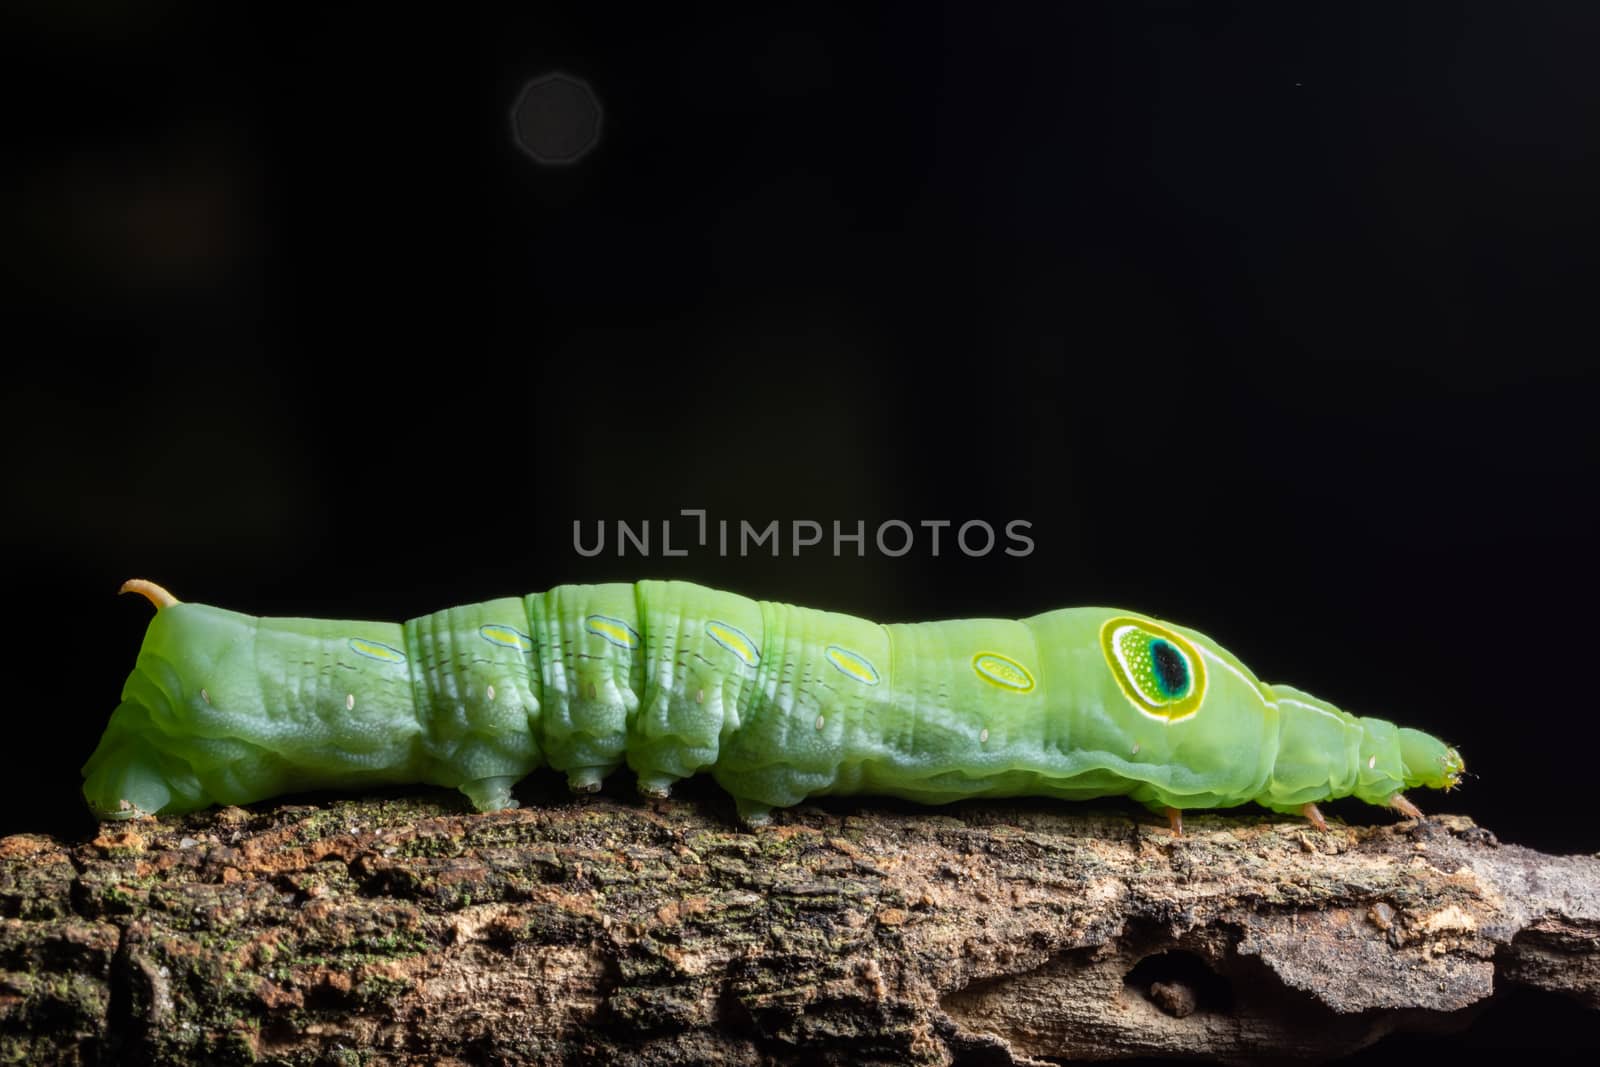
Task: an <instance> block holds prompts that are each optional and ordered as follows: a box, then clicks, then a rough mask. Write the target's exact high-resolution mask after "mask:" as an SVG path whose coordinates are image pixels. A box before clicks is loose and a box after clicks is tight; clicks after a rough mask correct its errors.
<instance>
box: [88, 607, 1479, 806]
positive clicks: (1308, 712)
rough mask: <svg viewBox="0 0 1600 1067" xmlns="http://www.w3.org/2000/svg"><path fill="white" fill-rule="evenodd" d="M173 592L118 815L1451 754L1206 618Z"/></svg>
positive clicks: (1125, 781)
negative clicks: (544, 769) (285, 603)
mask: <svg viewBox="0 0 1600 1067" xmlns="http://www.w3.org/2000/svg"><path fill="white" fill-rule="evenodd" d="M123 591H124V592H130V591H132V592H138V593H142V594H143V595H145V596H146V597H148V598H149V599H150V600H151V602H152V603H154V604H155V605H156V609H157V610H156V615H155V618H154V619H153V620H152V621H151V623H150V628H149V630H148V632H147V633H146V634H145V639H144V645H143V647H142V648H141V649H140V652H139V658H138V661H137V663H136V665H135V666H134V669H133V673H132V674H131V675H129V677H128V681H127V684H126V685H125V686H124V688H123V692H122V703H121V704H120V705H119V706H118V707H117V709H116V710H115V711H114V712H113V713H112V716H111V721H110V724H109V725H108V726H107V728H106V731H105V735H104V736H103V737H102V738H101V739H100V744H99V746H98V747H97V748H96V749H95V751H94V754H93V755H92V756H90V757H89V761H88V762H87V763H86V764H84V767H83V774H84V787H83V791H84V796H85V798H86V799H87V800H88V802H89V806H90V808H91V809H93V811H94V812H95V814H96V815H97V816H99V817H101V818H106V819H117V818H128V817H132V816H135V815H141V814H154V813H157V812H182V811H191V810H195V809H198V808H203V807H206V806H208V805H211V804H218V803H223V804H246V803H250V802H252V801H257V800H264V799H266V798H269V797H274V796H278V795H280V794H283V793H288V792H294V791H298V790H305V789H316V788H328V787H336V788H346V789H358V788H361V787H364V786H376V785H383V784H404V783H427V784H432V785H442V786H451V787H456V788H459V789H460V790H461V791H462V792H463V793H465V794H466V795H467V797H468V798H469V799H470V800H471V801H472V803H473V806H474V807H475V808H477V809H478V810H479V811H488V810H494V809H499V808H507V807H514V806H516V801H515V800H513V799H512V797H511V787H512V786H513V785H514V784H515V783H516V782H517V781H518V779H520V778H522V777H523V776H524V775H526V774H528V773H529V772H530V771H532V770H534V769H535V768H537V767H539V766H541V765H544V764H548V765H549V766H551V767H553V768H555V769H556V770H558V771H561V772H564V773H565V774H566V776H567V781H568V784H569V785H570V786H571V788H572V789H573V790H574V791H576V792H591V791H593V790H596V789H598V788H599V787H600V782H601V780H602V779H603V778H605V776H606V775H608V774H609V773H611V771H613V770H615V769H616V768H617V767H618V766H620V765H621V764H622V763H623V762H624V761H626V762H627V763H628V765H629V766H630V767H632V768H633V770H634V771H635V772H636V774H637V775H638V782H639V789H640V791H641V792H642V793H644V794H646V795H648V796H653V797H659V796H665V795H667V793H668V791H669V790H670V788H671V786H672V784H673V783H674V782H676V781H677V780H679V779H680V778H685V777H687V776H689V775H692V774H695V773H696V772H699V771H709V772H710V773H711V775H712V776H713V777H714V778H715V779H716V780H717V782H718V783H720V784H721V785H722V787H723V788H725V789H726V790H727V791H728V792H729V793H730V794H731V795H732V796H733V799H734V802H735V804H736V805H737V808H738V812H739V815H740V817H741V818H743V819H744V820H745V821H747V822H749V823H761V822H765V821H767V819H768V818H769V816H770V813H771V811H772V809H773V808H779V807H786V806H788V805H792V804H796V803H799V802H800V801H801V800H802V799H804V798H805V797H807V796H813V795H816V794H821V793H877V794H890V795H895V796H901V797H907V798H910V799H912V800H916V801H921V802H924V803H928V804H940V803H945V802H947V801H952V800H957V799H960V798H962V797H1004V796H1023V795H1038V796H1052V797H1064V798H1067V799H1072V800H1082V799H1089V798H1093V797H1103V796H1118V795H1126V796H1129V797H1132V798H1133V799H1134V800H1136V801H1139V802H1140V803H1143V804H1145V805H1146V806H1148V807H1150V808H1151V809H1153V810H1155V811H1158V812H1159V811H1165V812H1166V813H1167V814H1168V815H1169V817H1171V819H1172V823H1173V829H1174V831H1175V832H1181V825H1182V824H1181V817H1180V815H1179V813H1180V812H1181V810H1182V809H1186V808H1225V807H1232V806H1234V805H1238V804H1244V803H1246V802H1249V801H1254V802H1256V803H1257V804H1261V805H1263V806H1265V807H1267V808H1270V809H1272V810H1273V811H1278V812H1301V813H1303V814H1305V815H1306V816H1307V817H1308V818H1310V819H1311V820H1312V821H1313V822H1314V823H1315V824H1316V825H1317V826H1318V827H1321V826H1323V825H1324V824H1323V820H1322V816H1321V814H1320V812H1318V810H1317V808H1316V802H1317V801H1320V800H1326V799H1329V798H1333V797H1343V796H1356V797H1359V798H1360V799H1362V800H1364V801H1366V802H1368V803H1371V804H1387V805H1392V806H1393V807H1395V808H1397V809H1398V810H1400V811H1401V812H1402V813H1404V814H1406V815H1410V816H1419V815H1420V814H1421V813H1420V812H1418V811H1417V810H1416V808H1415V807H1414V806H1413V805H1412V804H1411V803H1410V802H1409V801H1408V800H1407V799H1406V798H1405V797H1404V796H1403V795H1402V792H1401V791H1402V790H1404V789H1408V788H1414V787H1417V786H1427V787H1430V788H1435V789H1438V788H1445V789H1448V788H1451V787H1452V786H1454V785H1455V784H1456V783H1457V781H1458V780H1459V779H1460V776H1461V774H1462V770H1463V764H1462V760H1461V757H1460V755H1459V754H1458V753H1457V752H1456V750H1455V749H1453V748H1450V747H1448V746H1446V745H1445V744H1444V743H1443V742H1441V741H1439V740H1438V739H1436V738H1434V737H1431V736H1429V735H1428V734H1425V733H1422V732H1421V731H1419V730H1412V729H1405V728H1399V727H1396V726H1395V725H1393V724H1392V723H1389V722H1385V721H1384V720H1382V719H1373V718H1357V717H1356V716H1354V715H1350V714H1347V713H1346V712H1343V711H1341V710H1339V709H1338V708H1336V707H1334V706H1333V705H1331V704H1328V703H1326V702H1325V701H1322V700H1319V699H1317V698H1316V697H1313V696H1310V695H1308V694H1306V693H1302V692H1300V691H1299V690H1297V689H1293V688H1290V687H1288V686H1283V685H1265V684H1263V683H1262V682H1260V681H1258V680H1257V679H1256V676H1255V675H1254V674H1252V673H1251V672H1250V670H1249V668H1247V667H1245V665H1244V664H1242V663H1240V662H1239V661H1238V660H1237V659H1235V658H1234V657H1233V656H1232V655H1231V654H1229V653H1228V652H1227V651H1225V650H1224V649H1222V648H1220V647H1218V646H1217V645H1216V643H1215V642H1213V641H1211V640H1210V639H1208V638H1206V637H1205V636H1203V635H1202V634H1199V633H1196V632H1195V631H1193V630H1189V629H1185V628H1183V627H1181V626H1173V625H1171V624H1168V623H1163V622H1158V621H1156V620H1155V619H1151V618H1148V617H1146V616H1143V615H1138V614H1135V613H1133V612H1128V611H1118V610H1113V609H1110V608H1067V609H1064V610H1061V611H1051V612H1046V613H1045V614H1042V615H1035V616H1033V617H1032V618H1029V619H1023V620H1021V621H1004V620H998V619H962V620H952V621H948V622H933V623H916V624H907V625H888V626H880V625H878V624H876V623H871V622H867V621H865V620H862V619H858V618H854V617H852V616H849V615H840V614H836V613H833V612H827V611H816V610H812V609H808V608H798V607H791V606H789V605H787V604H777V603H770V602H765V601H755V600H749V599H746V598H745V597H742V596H736V595H734V594H731V593H723V592H717V591H716V590H712V589H707V588H704V587H702V586H698V585H692V584H689V583H687V582H653V581H646V582H638V583H636V584H612V585H569V586H559V587H557V588H555V589H552V590H550V591H549V592H546V593H534V594H532V595H531V596H527V597H518V598H507V599H502V600H491V601H488V602H487V603H483V604H472V605H468V606H466V607H458V608H449V609H447V610H445V611H440V612H436V613H434V614H432V615H424V616H422V617H421V618H417V619H412V620H411V621H409V622H406V623H404V624H394V623H381V622H334V621H329V620H320V619H289V618H285V619H273V618H256V617H253V616H249V615H241V614H238V613H236V612H232V611H226V610H223V609H221V608H215V607H208V606H206V605H203V604H185V603H180V602H178V601H177V600H176V599H175V598H174V597H173V596H172V595H171V594H170V593H168V592H167V591H166V590H164V589H162V588H161V587H160V586H158V585H155V584H154V583H152V582H147V581H144V580H142V579H135V580H132V581H129V582H128V583H126V584H125V585H124V586H123Z"/></svg>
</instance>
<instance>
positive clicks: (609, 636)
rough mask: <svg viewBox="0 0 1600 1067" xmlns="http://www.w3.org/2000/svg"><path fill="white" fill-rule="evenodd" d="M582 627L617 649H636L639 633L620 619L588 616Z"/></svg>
mask: <svg viewBox="0 0 1600 1067" xmlns="http://www.w3.org/2000/svg"><path fill="white" fill-rule="evenodd" d="M583 625H584V626H585V627H586V628H587V629H588V631H589V632H590V633H592V634H595V635H596V636H598V637H603V638H605V639H606V640H607V641H610V642H611V643H612V644H613V645H616V646H617V647H618V648H638V647H639V632H638V631H637V630H635V629H634V628H633V627H631V626H629V625H628V624H627V623H625V622H623V621H622V620H621V619H613V618H612V617H611V616H610V615H590V616H589V617H588V618H587V619H584V620H583Z"/></svg>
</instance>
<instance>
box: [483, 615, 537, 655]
mask: <svg viewBox="0 0 1600 1067" xmlns="http://www.w3.org/2000/svg"><path fill="white" fill-rule="evenodd" d="M478 636H479V637H481V638H483V639H484V640H485V641H487V642H489V643H490V644H491V645H499V646H500V647H501V648H514V649H516V650H517V651H518V652H531V651H533V638H531V637H529V636H528V635H527V634H525V633H523V632H522V631H521V630H518V629H516V628H515V627H511V626H502V625H501V624H500V623H497V622H489V623H484V624H483V625H482V626H480V627H478Z"/></svg>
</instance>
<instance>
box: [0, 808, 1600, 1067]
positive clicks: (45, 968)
mask: <svg viewBox="0 0 1600 1067" xmlns="http://www.w3.org/2000/svg"><path fill="white" fill-rule="evenodd" d="M712 806H714V805H700V804H694V803H670V804H663V805H659V806H657V807H655V808H650V807H646V806H643V805H642V804H635V803H626V802H617V801H614V800H611V799H606V798H597V799H595V800H593V801H590V802H586V803H582V802H569V803H564V804H560V805H554V806H550V807H535V808H528V809H522V810H518V811H510V812H501V813H496V814H488V815H476V814H469V813H463V812H462V811H460V809H459V807H458V806H457V805H456V804H455V803H454V802H453V801H449V800H445V799H442V795H441V794H431V793H430V794H423V795H421V796H410V797H406V798H402V799H395V798H393V797H389V798H378V799H364V800H338V801H333V802H330V803H328V804H326V805H325V806H319V807H306V806H283V807H267V808H263V809H262V810H260V811H258V812H250V811H244V810H241V809H238V808H228V809H223V810H221V811H213V812H206V813H200V814H197V815H192V816H187V817H183V818H181V819H164V820H160V821H156V820H145V821H143V822H140V823H133V824H120V825H108V826H106V827H105V828H104V830H103V832H102V833H101V834H100V836H98V837H96V838H95V839H94V840H92V841H89V842H87V843H82V844H63V843H60V842H57V841H55V840H53V839H50V838H46V837H39V836H33V835H19V836H15V837H9V838H5V839H4V840H3V841H0V915H3V916H4V919H3V920H0V969H3V973H0V1055H3V1057H4V1058H6V1059H7V1060H8V1061H10V1060H23V1061H26V1062H29V1063H46V1062H59V1063H79V1062H86V1063H87V1062H156V1063H190V1062H196V1061H199V1060H204V1061H206V1062H216V1061H230V1060H231V1061H236V1062H251V1061H255V1060H267V1061H272V1062H280V1063H312V1062H330V1061H337V1060H338V1059H339V1058H340V1057H342V1056H345V1055H348V1056H349V1057H351V1062H356V1057H357V1054H358V1053H362V1054H364V1056H365V1058H363V1059H361V1062H364V1063H379V1064H387V1063H412V1062H430V1063H433V1062H450V1061H453V1060H460V1061H474V1062H476V1061H481V1060H484V1059H514V1060H515V1059H521V1060H532V1061H539V1062H550V1061H556V1062H559V1061H565V1060H574V1059H581V1060H585V1061H591V1060H592V1061H600V1062H606V1061H610V1060H613V1059H622V1058H624V1057H644V1058H645V1059H646V1060H647V1061H648V1062H652V1063H659V1064H670V1063H738V1064H747V1063H749V1064H753V1063H763V1062H785V1061H793V1060H800V1059H805V1060H808V1061H814V1060H819V1059H820V1060H830V1059H831V1060H836V1061H840V1062H843V1061H846V1060H848V1061H849V1062H851V1063H863V1062H871V1061H875V1060H876V1061H882V1062H892V1063H904V1062H927V1063H948V1062H951V1061H952V1060H954V1059H962V1060H966V1061H969V1062H985V1063H997V1064H1004V1063H1028V1062H1031V1061H1033V1060H1036V1059H1037V1058H1040V1057H1071V1058H1075V1059H1076V1058H1095V1057H1120V1056H1129V1055H1157V1056H1160V1055H1186V1054H1205V1055H1210V1056H1213V1057H1222V1058H1227V1059H1231V1060H1235V1061H1248V1060H1251V1059H1266V1058H1277V1057H1282V1056H1285V1055H1294V1056H1303V1057H1310V1058H1328V1057H1332V1056H1335V1055H1340V1054H1343V1053H1346V1052H1349V1051H1352V1050H1354V1049H1357V1048H1359V1047H1361V1046H1363V1045H1365V1044H1368V1043H1370V1042H1372V1041H1374V1040H1376V1039H1377V1038H1378V1037H1380V1036H1382V1035H1383V1034H1384V1033H1387V1032H1389V1031H1391V1030H1394V1029H1397V1028H1454V1027H1459V1026H1462V1025H1465V1023H1466V1021H1468V1019H1469V1018H1470V1016H1471V1013H1472V1011H1473V1009H1474V1007H1475V1006H1478V1005H1481V1004H1482V1003H1483V1002H1485V1001H1486V999H1487V998H1489V997H1490V995H1491V993H1492V992H1493V990H1494V988H1495V986H1496V984H1497V982H1498V984H1500V985H1506V984H1513V983H1514V984H1521V985H1528V986H1534V987H1537V988H1540V989H1546V990H1553V991H1556V992H1560V993H1564V994H1567V995H1570V996H1572V997H1575V998H1577V999H1578V1000H1580V1001H1581V1002H1583V1003H1584V1004H1586V1005H1587V1006H1589V1007H1590V1008H1596V1009H1600V858H1596V857H1579V856H1570V857H1561V856H1548V855H1542V854H1540V853H1537V852H1533V851H1531V850H1528V849H1524V848H1519V847H1515V846H1510V845H1500V844H1498V843H1497V842H1496V841H1495V839H1494V837H1493V835H1491V834H1490V833H1488V832H1487V831H1485V830H1482V829H1479V828H1478V827H1476V826H1474V825H1473V824H1472V823H1471V822H1470V821H1469V820H1467V819H1465V818H1462V817H1456V816H1435V817H1433V818H1430V819H1428V820H1427V821H1425V822H1421V823H1417V822H1411V821H1406V822H1400V823H1396V824H1393V825H1384V826H1377V827H1349V826H1344V825H1341V824H1339V823H1337V822H1335V823H1334V824H1333V825H1332V827H1331V828H1330V830H1329V831H1328V832H1326V833H1318V832H1316V831H1314V830H1312V829H1311V828H1309V827H1308V826H1305V825H1303V824H1298V823H1295V822H1291V821H1287V820H1283V819H1272V818H1268V817H1248V816H1247V817H1242V818H1241V817H1234V816H1225V815H1199V816H1196V815H1193V814H1191V815H1190V816H1189V817H1188V819H1187V821H1186V833H1187V836H1185V837H1183V838H1177V839H1175V838H1173V837H1171V836H1170V835H1169V834H1168V832H1167V831H1166V829H1165V827H1163V826H1158V825H1157V824H1156V822H1155V821H1154V820H1151V819H1149V818H1148V817H1146V816H1144V815H1143V814H1142V813H1140V814H1135V813H1133V812H1132V811H1109V810H1103V809H1098V808H1091V807H1085V806H1064V805H1048V804H1041V805H1038V806H1026V805H1011V806H999V805H992V804H991V805H970V806H960V807H956V808H942V809H912V808H910V807H888V808H880V807H878V806H875V805H872V804H863V805H861V806H859V807H857V808H853V809H850V813H849V814H840V813H839V812H838V811H837V810H823V809H819V808H816V807H809V806H808V807H802V808H799V809H794V810H791V811H788V812H782V813H779V816H778V821H777V823H776V824H775V825H774V826H772V827H768V828H764V829H761V830H759V831H755V832H746V831H743V830H740V829H737V828H735V827H733V826H732V825H731V824H730V823H729V822H728V821H727V820H726V818H725V817H723V816H720V815H717V814H712V813H710V812H708V811H707V810H706V809H707V808H708V807H712Z"/></svg>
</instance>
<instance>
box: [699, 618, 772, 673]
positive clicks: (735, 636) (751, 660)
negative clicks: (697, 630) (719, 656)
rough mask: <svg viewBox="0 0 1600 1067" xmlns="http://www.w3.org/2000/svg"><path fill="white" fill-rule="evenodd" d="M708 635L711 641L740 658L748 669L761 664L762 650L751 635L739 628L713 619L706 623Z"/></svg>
mask: <svg viewBox="0 0 1600 1067" xmlns="http://www.w3.org/2000/svg"><path fill="white" fill-rule="evenodd" d="M706 633H707V634H709V635H710V636H711V640H713V641H715V642H716V643H717V644H719V645H721V646H722V647H723V648H725V649H727V650H728V651H729V652H732V653H733V654H734V655H735V656H738V657H739V659H740V660H741V661H743V663H744V665H745V666H746V667H754V666H755V665H756V664H758V663H760V662H761V650H760V649H759V648H757V647H756V643H755V642H754V641H752V640H750V635H749V634H747V633H745V632H744V631H743V630H741V629H739V628H738V627H737V626H730V625H728V624H727V623H725V622H718V621H717V620H715V619H712V620H710V621H709V622H707V623H706Z"/></svg>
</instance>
